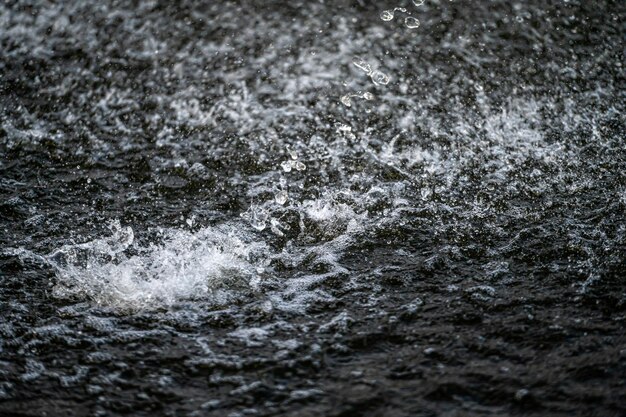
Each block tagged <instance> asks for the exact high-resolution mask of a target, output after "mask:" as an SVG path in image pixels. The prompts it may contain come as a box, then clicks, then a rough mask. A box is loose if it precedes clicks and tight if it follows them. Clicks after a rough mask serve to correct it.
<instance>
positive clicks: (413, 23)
mask: <svg viewBox="0 0 626 417" xmlns="http://www.w3.org/2000/svg"><path fill="white" fill-rule="evenodd" d="M404 24H405V25H406V27H408V28H409V29H417V28H418V27H420V21H419V20H417V19H416V18H414V17H411V16H409V17H406V18H405V19H404Z"/></svg>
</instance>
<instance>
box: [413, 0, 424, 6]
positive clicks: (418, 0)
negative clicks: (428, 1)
mask: <svg viewBox="0 0 626 417" xmlns="http://www.w3.org/2000/svg"><path fill="white" fill-rule="evenodd" d="M413 4H414V5H416V6H418V7H419V6H421V5H423V4H424V0H413Z"/></svg>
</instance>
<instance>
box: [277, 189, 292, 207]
mask: <svg viewBox="0 0 626 417" xmlns="http://www.w3.org/2000/svg"><path fill="white" fill-rule="evenodd" d="M288 199H289V194H287V191H285V190H280V191H279V192H277V193H276V195H274V200H276V202H277V203H278V204H280V205H281V206H282V205H284V204H285V203H286V202H287V200H288Z"/></svg>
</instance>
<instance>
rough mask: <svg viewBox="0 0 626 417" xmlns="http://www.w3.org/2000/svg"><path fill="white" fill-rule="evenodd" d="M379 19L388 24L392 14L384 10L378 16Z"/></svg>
mask: <svg viewBox="0 0 626 417" xmlns="http://www.w3.org/2000/svg"><path fill="white" fill-rule="evenodd" d="M380 18H381V19H382V20H384V21H385V22H389V21H390V20H393V12H392V11H391V10H384V11H383V12H382V13H381V14H380Z"/></svg>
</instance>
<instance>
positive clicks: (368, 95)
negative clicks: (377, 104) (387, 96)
mask: <svg viewBox="0 0 626 417" xmlns="http://www.w3.org/2000/svg"><path fill="white" fill-rule="evenodd" d="M363 98H364V99H365V100H373V99H374V94H372V93H370V92H369V91H366V92H365V93H363Z"/></svg>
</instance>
